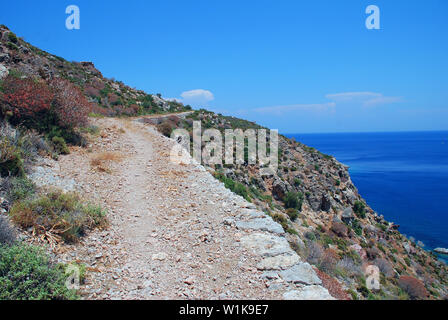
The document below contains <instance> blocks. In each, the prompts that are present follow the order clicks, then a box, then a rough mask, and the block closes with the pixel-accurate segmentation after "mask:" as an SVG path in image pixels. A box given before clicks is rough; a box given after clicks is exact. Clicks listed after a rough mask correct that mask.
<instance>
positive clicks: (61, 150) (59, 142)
mask: <svg viewBox="0 0 448 320" xmlns="http://www.w3.org/2000/svg"><path fill="white" fill-rule="evenodd" d="M51 142H52V143H53V147H54V150H55V152H56V153H57V154H69V153H70V149H69V148H68V147H67V143H66V142H65V140H64V138H62V137H53V139H51Z"/></svg>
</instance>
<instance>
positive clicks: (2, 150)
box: [0, 137, 25, 177]
mask: <svg viewBox="0 0 448 320" xmlns="http://www.w3.org/2000/svg"><path fill="white" fill-rule="evenodd" d="M0 175H1V176H2V177H7V176H10V175H12V176H24V175H25V170H24V165H23V160H22V155H21V152H20V149H19V148H18V147H17V146H15V145H14V144H13V143H12V142H11V140H10V139H8V137H3V138H2V140H1V141H0Z"/></svg>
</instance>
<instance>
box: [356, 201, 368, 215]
mask: <svg viewBox="0 0 448 320" xmlns="http://www.w3.org/2000/svg"><path fill="white" fill-rule="evenodd" d="M353 211H354V212H355V214H356V215H357V216H358V218H361V219H364V218H365V217H366V206H365V204H364V203H362V202H361V201H356V202H355V205H354V206H353Z"/></svg>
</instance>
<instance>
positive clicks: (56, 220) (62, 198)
mask: <svg viewBox="0 0 448 320" xmlns="http://www.w3.org/2000/svg"><path fill="white" fill-rule="evenodd" d="M10 215H11V218H12V221H13V222H14V223H16V224H17V225H19V226H21V227H23V228H31V227H32V228H34V230H35V231H36V232H37V233H38V234H44V235H46V236H48V233H50V234H51V235H53V236H55V237H56V238H58V237H61V238H62V239H63V240H65V241H67V242H74V241H77V240H78V238H79V237H81V236H83V235H84V233H85V231H86V230H87V229H93V228H96V227H105V226H106V225H107V219H106V212H105V211H103V210H102V209H101V208H100V207H98V206H94V205H89V204H88V205H83V204H82V203H81V199H80V198H79V196H78V195H76V194H73V193H66V194H64V193H62V192H61V191H52V192H49V193H48V194H46V195H43V196H41V197H40V198H38V199H34V200H23V201H19V202H16V203H15V204H14V206H13V207H12V208H11V211H10ZM49 240H51V239H49Z"/></svg>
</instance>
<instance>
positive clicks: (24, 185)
mask: <svg viewBox="0 0 448 320" xmlns="http://www.w3.org/2000/svg"><path fill="white" fill-rule="evenodd" d="M1 188H2V189H3V190H4V191H6V198H7V199H8V201H9V202H10V203H14V202H15V201H18V200H23V199H26V198H28V197H30V196H32V195H33V194H34V192H35V186H34V184H33V182H32V181H31V180H29V179H28V178H26V177H8V178H5V179H3V182H2V185H1Z"/></svg>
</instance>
